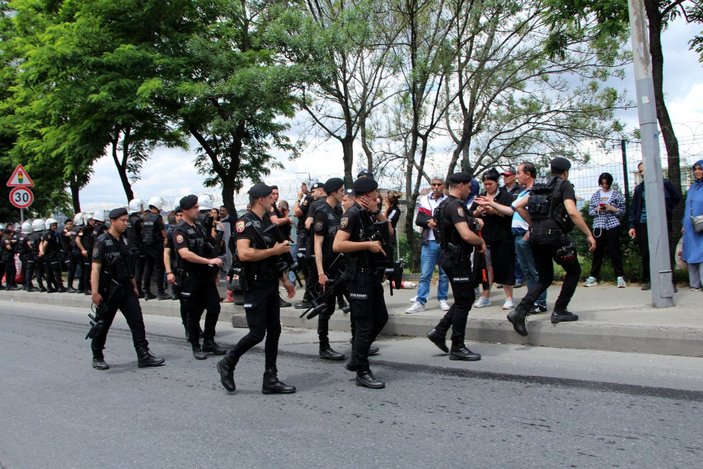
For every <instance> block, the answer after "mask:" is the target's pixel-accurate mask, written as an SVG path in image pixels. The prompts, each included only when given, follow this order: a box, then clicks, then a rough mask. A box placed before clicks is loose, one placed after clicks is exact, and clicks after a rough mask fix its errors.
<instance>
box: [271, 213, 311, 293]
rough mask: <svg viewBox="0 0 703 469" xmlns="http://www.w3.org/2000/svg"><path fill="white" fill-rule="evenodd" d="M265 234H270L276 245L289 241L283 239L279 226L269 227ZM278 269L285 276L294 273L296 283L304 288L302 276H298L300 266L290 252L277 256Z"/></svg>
mask: <svg viewBox="0 0 703 469" xmlns="http://www.w3.org/2000/svg"><path fill="white" fill-rule="evenodd" d="M264 234H268V235H269V237H270V238H271V240H272V241H273V242H274V244H275V243H282V242H284V241H287V239H286V238H284V237H283V234H282V233H281V230H279V229H278V225H273V224H272V225H269V226H268V227H267V228H266V229H265V230H264ZM276 267H277V268H278V272H279V273H280V274H283V273H285V272H287V271H291V272H293V274H294V275H295V280H296V282H298V285H300V286H301V287H302V286H303V282H302V281H301V280H300V275H299V274H298V272H300V264H298V262H297V261H296V260H295V259H293V255H292V254H291V253H290V252H286V253H283V254H281V255H280V256H276Z"/></svg>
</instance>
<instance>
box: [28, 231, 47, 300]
mask: <svg viewBox="0 0 703 469" xmlns="http://www.w3.org/2000/svg"><path fill="white" fill-rule="evenodd" d="M43 231H44V221H43V220H40V219H37V220H34V221H33V222H32V233H31V234H30V235H29V236H27V248H28V249H27V275H26V276H25V278H24V289H25V290H26V291H35V289H34V286H33V285H32V277H33V276H34V274H35V272H36V276H37V284H38V285H39V291H41V292H45V291H46V288H45V287H44V265H45V264H44V259H43V257H42V256H40V255H39V246H40V245H41V241H42V233H43Z"/></svg>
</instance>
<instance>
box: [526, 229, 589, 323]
mask: <svg viewBox="0 0 703 469" xmlns="http://www.w3.org/2000/svg"><path fill="white" fill-rule="evenodd" d="M530 248H531V249H532V254H533V255H534V257H535V266H536V267H537V273H538V279H537V282H536V283H535V285H534V288H532V289H530V290H528V292H527V295H525V296H524V297H523V299H522V300H521V301H520V304H519V305H518V310H520V311H529V310H530V308H531V307H532V305H533V304H534V303H535V301H536V300H537V298H539V296H540V295H541V294H542V292H543V291H545V290H546V289H547V288H549V286H550V285H551V284H552V282H553V281H554V262H556V263H557V264H559V265H560V266H561V267H562V268H563V269H564V271H565V272H566V277H565V278H564V283H563V284H562V286H561V291H560V292H559V297H558V298H557V301H556V303H554V311H555V312H563V311H566V309H567V307H568V306H569V302H570V301H571V297H573V296H574V292H575V291H576V286H577V285H578V282H579V277H580V275H581V265H580V264H579V260H578V257H577V256H576V249H575V248H574V247H573V243H572V242H571V241H570V240H569V238H568V237H567V236H566V235H561V236H560V237H556V238H555V239H553V240H552V241H550V242H546V243H545V242H539V243H538V242H536V240H535V239H534V237H532V238H530ZM557 253H559V254H557Z"/></svg>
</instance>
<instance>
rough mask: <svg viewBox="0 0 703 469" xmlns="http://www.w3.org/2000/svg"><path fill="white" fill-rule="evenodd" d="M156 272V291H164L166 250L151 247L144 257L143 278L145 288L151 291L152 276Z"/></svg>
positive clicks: (161, 292) (146, 290)
mask: <svg viewBox="0 0 703 469" xmlns="http://www.w3.org/2000/svg"><path fill="white" fill-rule="evenodd" d="M154 272H156V280H155V282H156V291H157V292H159V293H160V294H163V293H164V290H165V287H164V272H165V270H164V250H163V249H150V250H148V251H147V252H146V256H145V257H144V277H143V278H142V285H143V287H142V288H143V290H144V291H145V292H150V291H151V276H152V274H154Z"/></svg>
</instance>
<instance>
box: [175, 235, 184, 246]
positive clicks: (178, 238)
mask: <svg viewBox="0 0 703 469" xmlns="http://www.w3.org/2000/svg"><path fill="white" fill-rule="evenodd" d="M176 242H177V243H178V244H181V243H183V235H182V234H177V235H176Z"/></svg>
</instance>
